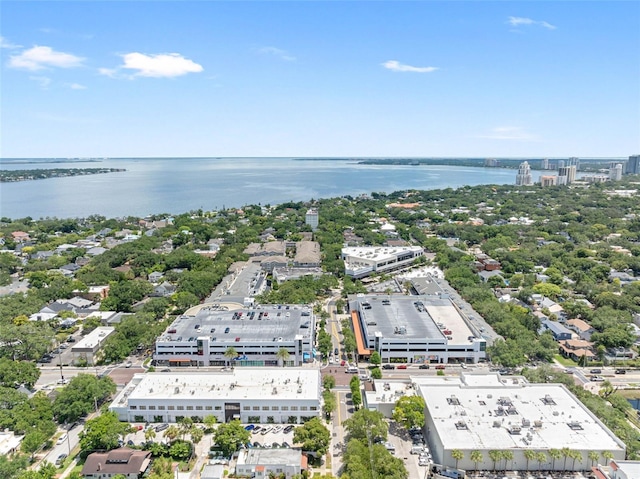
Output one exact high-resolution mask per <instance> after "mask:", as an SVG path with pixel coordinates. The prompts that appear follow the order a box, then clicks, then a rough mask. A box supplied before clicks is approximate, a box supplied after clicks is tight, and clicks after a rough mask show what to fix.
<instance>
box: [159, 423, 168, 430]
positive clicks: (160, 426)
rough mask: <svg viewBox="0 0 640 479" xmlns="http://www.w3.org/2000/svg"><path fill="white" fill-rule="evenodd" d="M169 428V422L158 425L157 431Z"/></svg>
mask: <svg viewBox="0 0 640 479" xmlns="http://www.w3.org/2000/svg"><path fill="white" fill-rule="evenodd" d="M168 428H169V425H168V424H167V423H164V424H159V425H157V426H156V432H160V431H164V430H165V429H168Z"/></svg>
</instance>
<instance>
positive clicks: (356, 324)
mask: <svg viewBox="0 0 640 479" xmlns="http://www.w3.org/2000/svg"><path fill="white" fill-rule="evenodd" d="M351 323H352V324H353V334H354V335H355V337H356V346H357V347H358V354H359V355H360V356H371V350H370V349H368V348H365V346H364V337H363V336H362V328H360V318H359V316H358V312H357V311H351Z"/></svg>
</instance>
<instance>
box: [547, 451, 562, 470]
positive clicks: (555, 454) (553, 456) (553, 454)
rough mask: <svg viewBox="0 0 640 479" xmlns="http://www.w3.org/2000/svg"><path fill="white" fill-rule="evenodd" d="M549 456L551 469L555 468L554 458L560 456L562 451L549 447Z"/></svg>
mask: <svg viewBox="0 0 640 479" xmlns="http://www.w3.org/2000/svg"><path fill="white" fill-rule="evenodd" d="M549 456H550V457H551V459H552V462H551V469H552V470H555V468H556V460H557V459H560V458H561V457H562V453H561V452H560V449H549Z"/></svg>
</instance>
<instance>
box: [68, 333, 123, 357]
mask: <svg viewBox="0 0 640 479" xmlns="http://www.w3.org/2000/svg"><path fill="white" fill-rule="evenodd" d="M115 330H116V329H115V328H113V327H111V326H101V327H98V328H96V329H94V330H93V331H91V332H90V333H89V334H87V335H86V336H85V337H84V338H82V339H81V340H80V341H78V342H77V343H75V344H74V345H73V346H71V357H72V358H73V364H80V363H84V364H87V365H88V366H93V365H94V364H95V363H96V362H97V357H96V356H97V355H98V352H99V351H100V348H101V347H102V345H103V344H104V342H105V341H106V340H107V338H108V337H109V336H111V334H113V332H114V331H115Z"/></svg>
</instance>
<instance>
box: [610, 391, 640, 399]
mask: <svg viewBox="0 0 640 479" xmlns="http://www.w3.org/2000/svg"><path fill="white" fill-rule="evenodd" d="M616 394H619V395H620V396H622V397H625V398H627V399H638V398H640V389H618V390H617V391H616Z"/></svg>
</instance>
